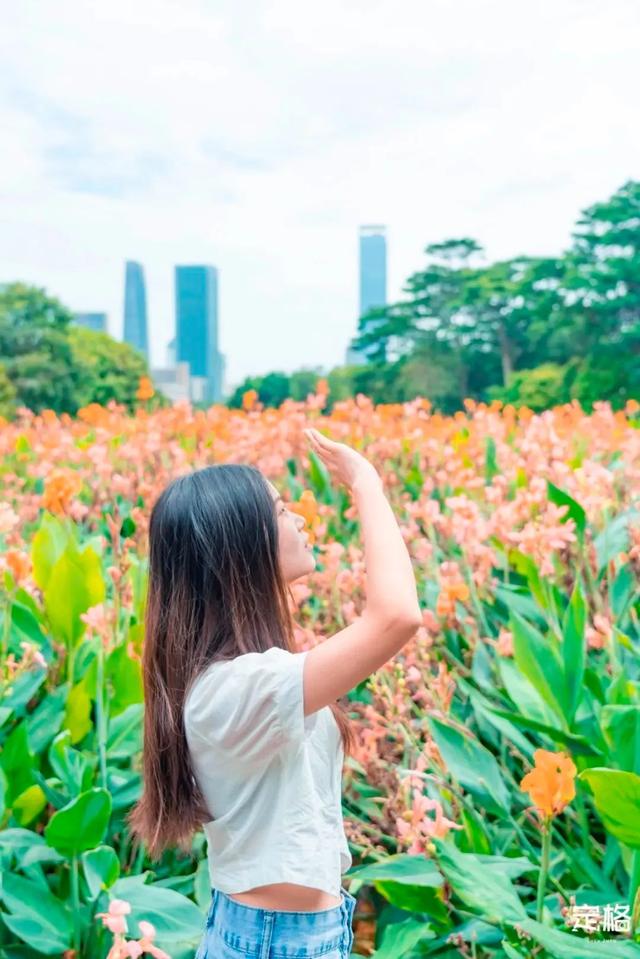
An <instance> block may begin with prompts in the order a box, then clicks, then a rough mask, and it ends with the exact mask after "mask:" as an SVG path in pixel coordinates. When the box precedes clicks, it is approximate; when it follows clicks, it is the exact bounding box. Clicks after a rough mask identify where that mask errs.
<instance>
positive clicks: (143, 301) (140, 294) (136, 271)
mask: <svg viewBox="0 0 640 959" xmlns="http://www.w3.org/2000/svg"><path fill="white" fill-rule="evenodd" d="M124 341H125V343H130V344H131V346H135V348H136V349H137V350H140V352H141V353H144V355H145V356H146V358H147V360H148V359H149V345H148V339H147V293H146V289H145V283H144V269H143V266H142V264H141V263H136V262H135V261H134V260H127V262H126V265H125V274H124Z"/></svg>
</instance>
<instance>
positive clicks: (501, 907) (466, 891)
mask: <svg viewBox="0 0 640 959" xmlns="http://www.w3.org/2000/svg"><path fill="white" fill-rule="evenodd" d="M433 841H434V843H435V845H436V849H437V854H436V855H437V859H438V864H439V866H440V868H441V869H442V872H443V873H444V876H445V878H446V880H447V882H449V884H450V885H451V887H452V889H453V890H454V892H455V893H456V895H457V896H458V897H459V898H460V899H461V900H462V901H463V902H464V903H465V905H467V906H468V907H469V909H471V910H472V911H474V912H478V913H479V914H480V915H481V916H482V918H483V919H485V920H486V921H487V922H490V923H494V924H496V923H499V922H512V923H517V922H520V921H521V920H522V919H524V918H526V915H527V913H526V910H525V908H524V906H523V904H522V903H521V901H520V898H519V897H518V894H517V892H516V890H515V889H514V887H513V885H512V884H511V881H510V880H509V878H508V876H506V875H505V873H504V872H503V871H499V870H494V869H491V868H490V866H489V864H488V861H487V857H483V859H480V858H479V857H478V856H475V855H474V854H473V853H463V852H460V851H459V850H458V849H457V848H456V846H455V844H454V843H453V842H451V840H447V841H443V840H442V839H434V840H433Z"/></svg>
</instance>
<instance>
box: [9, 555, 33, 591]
mask: <svg viewBox="0 0 640 959" xmlns="http://www.w3.org/2000/svg"><path fill="white" fill-rule="evenodd" d="M4 558H5V560H6V563H7V566H8V567H9V569H10V570H11V572H12V573H13V577H14V579H15V581H16V582H17V583H20V582H21V581H22V580H23V579H26V578H27V576H28V575H29V573H30V572H31V559H30V558H29V554H28V553H25V552H21V551H20V550H18V549H8V550H7V552H6V553H5V554H4Z"/></svg>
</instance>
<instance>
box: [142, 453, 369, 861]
mask: <svg viewBox="0 0 640 959" xmlns="http://www.w3.org/2000/svg"><path fill="white" fill-rule="evenodd" d="M293 625H294V624H293V620H292V617H291V613H290V611H289V605H288V585H287V583H286V581H285V580H284V578H283V576H282V572H281V569H280V564H279V560H278V524H277V518H276V507H275V503H274V500H273V497H272V496H271V492H270V490H269V487H268V486H267V483H266V480H265V478H264V476H263V475H262V473H261V472H260V470H258V469H257V468H256V467H254V466H250V465H243V464H236V463H220V464H216V465H213V466H207V467H204V468H203V469H199V470H195V471H193V472H191V473H188V474H186V475H184V476H179V477H177V478H176V479H174V480H173V481H172V482H171V483H169V485H168V486H167V487H166V488H165V489H164V490H163V491H162V493H161V494H160V496H159V497H158V499H157V500H156V502H155V504H154V506H153V509H152V511H151V519H150V524H149V585H148V591H147V600H146V609H145V635H144V644H143V649H142V669H143V682H144V703H145V706H144V748H143V758H142V766H143V770H142V771H143V780H144V783H143V793H142V797H141V798H140V800H139V801H138V803H137V804H136V805H135V806H134V807H133V809H132V810H131V812H130V813H129V815H128V817H127V819H128V823H129V826H130V829H131V831H132V833H133V834H134V835H135V836H137V837H138V839H139V840H142V841H143V842H144V844H145V846H146V848H147V851H148V854H149V856H150V857H151V858H152V859H153V860H157V859H159V858H160V855H161V854H162V852H163V850H164V849H165V848H166V847H168V846H177V847H178V848H180V849H181V850H183V851H184V852H189V851H190V848H191V842H192V839H193V833H194V832H195V831H196V830H197V829H199V828H200V827H201V826H202V824H203V823H205V822H208V821H209V820H210V819H211V813H210V812H209V811H208V810H207V808H206V804H205V801H204V797H203V795H202V793H201V791H200V789H199V787H198V785H197V783H196V780H195V776H194V772H193V767H192V764H191V761H190V757H189V749H188V745H187V739H186V733H185V727H184V721H183V707H184V702H185V699H186V695H187V693H188V691H189V689H190V687H191V684H192V683H193V681H194V680H195V679H196V677H197V676H198V675H199V674H200V673H201V672H202V671H203V670H204V669H205V668H206V667H207V666H209V665H210V664H211V663H212V662H213V661H214V660H219V659H232V658H233V657H235V656H238V655H241V654H243V653H250V652H263V651H264V650H266V649H269V648H270V647H272V646H279V647H281V648H283V649H288V650H290V651H291V652H295V651H296V647H295V641H294V635H293ZM331 709H332V711H333V714H334V716H335V718H336V722H337V724H338V726H339V728H340V733H341V736H342V742H343V747H344V751H345V754H347V753H349V752H350V751H351V749H352V747H353V744H354V735H353V729H352V727H351V724H350V720H349V716H348V714H347V712H346V709H345V708H344V706H343V705H342V704H341V703H338V702H336V703H332V704H331Z"/></svg>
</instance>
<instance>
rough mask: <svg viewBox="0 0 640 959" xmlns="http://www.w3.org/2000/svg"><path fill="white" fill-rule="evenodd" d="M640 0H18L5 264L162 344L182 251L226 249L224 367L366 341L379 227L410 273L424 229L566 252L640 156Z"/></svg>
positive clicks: (11, 34)
mask: <svg viewBox="0 0 640 959" xmlns="http://www.w3.org/2000/svg"><path fill="white" fill-rule="evenodd" d="M639 28H640V5H639V4H638V3H637V0H607V3H602V2H601V0H535V2H534V0H529V2H527V3H523V2H519V0H483V2H481V3H480V2H478V0H455V2H453V0H322V2H321V3H320V2H309V0H307V2H304V0H303V2H300V0H242V2H240V3H238V2H236V0H218V2H214V0H179V2H169V0H136V2H135V3H132V2H131V0H57V2H56V3H52V2H50V0H20V2H19V3H12V4H10V3H7V4H4V5H3V11H2V33H1V35H0V123H1V130H2V144H1V148H0V283H1V282H10V281H13V280H21V281H24V282H27V283H33V284H35V285H37V286H41V287H45V288H46V289H47V291H48V292H49V293H51V294H52V295H55V296H57V297H59V298H60V299H61V300H62V301H63V302H64V303H65V304H66V305H67V306H68V307H69V308H70V309H72V310H73V311H105V312H106V313H107V314H108V323H109V332H110V333H111V334H112V335H113V336H115V337H116V338H118V339H120V338H121V337H122V326H123V315H122V311H123V288H124V261H125V259H135V260H139V261H140V262H142V263H143V265H144V268H145V272H146V278H147V297H148V306H149V320H150V344H151V357H150V358H151V363H152V365H164V364H165V362H166V346H167V343H168V341H169V340H170V339H171V338H172V336H173V334H174V324H175V319H174V293H173V267H174V264H184V263H210V264H213V265H215V266H217V267H218V270H219V283H220V299H219V310H220V314H219V347H220V349H221V351H222V352H223V353H224V354H225V356H226V363H227V370H226V382H227V386H228V387H233V386H234V385H237V384H238V383H239V382H240V381H241V380H242V379H243V378H244V377H245V376H248V375H254V374H261V373H266V372H268V371H270V370H274V369H280V370H284V371H287V372H291V371H293V370H294V369H299V368H301V367H320V368H321V369H322V370H324V371H326V370H328V369H330V368H331V367H332V366H334V365H336V364H340V363H343V362H344V358H345V349H346V347H347V344H348V341H349V339H350V337H351V336H352V335H353V334H354V333H355V330H356V326H357V314H358V227H359V225H360V224H365V223H382V224H385V225H386V227H387V235H388V274H389V282H388V297H389V299H390V300H391V301H393V300H395V299H398V298H399V297H400V296H401V294H402V288H403V285H404V283H405V281H406V278H407V277H408V276H409V275H410V274H411V273H413V272H414V271H416V270H418V269H420V268H421V267H422V266H423V264H424V262H425V257H424V248H425V246H426V245H427V244H429V243H435V242H439V241H441V240H444V239H447V238H450V237H460V236H470V237H473V238H475V239H476V240H478V241H479V242H480V243H481V244H482V245H483V247H484V249H485V251H486V258H487V260H488V261H491V260H495V259H500V258H506V257H509V256H515V255H518V254H521V253H527V254H531V255H536V254H550V255H553V254H557V253H560V252H562V250H563V249H565V248H566V247H567V246H568V244H569V242H570V235H571V230H572V228H573V224H574V223H575V220H576V219H577V216H578V214H579V211H580V210H582V209H584V208H585V207H587V206H589V205H590V204H592V203H594V202H596V201H598V200H601V199H606V198H607V197H608V196H609V195H610V194H611V193H613V192H614V191H615V190H616V189H618V187H620V186H621V185H622V184H623V183H624V182H625V181H626V180H628V179H637V178H638V177H639V176H640V126H639V123H638V112H637V93H638V90H639V89H640V57H638V36H639Z"/></svg>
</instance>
